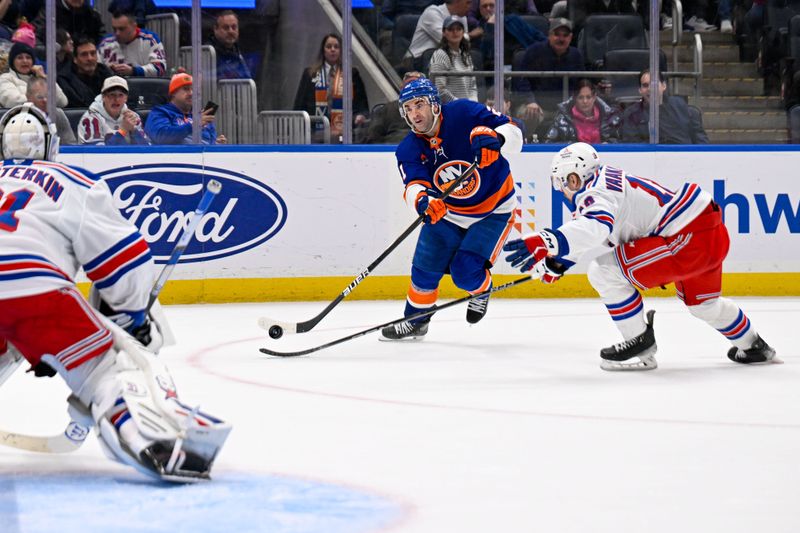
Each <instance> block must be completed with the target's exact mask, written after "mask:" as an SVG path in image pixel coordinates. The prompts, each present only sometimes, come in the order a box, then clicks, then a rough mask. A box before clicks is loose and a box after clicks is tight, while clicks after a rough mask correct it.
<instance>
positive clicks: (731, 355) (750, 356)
mask: <svg viewBox="0 0 800 533" xmlns="http://www.w3.org/2000/svg"><path fill="white" fill-rule="evenodd" d="M728 359H730V360H731V361H733V362H734V363H742V364H745V365H749V364H753V363H768V362H770V361H773V360H775V361H776V362H777V361H778V360H777V359H775V350H774V349H773V348H772V347H771V346H770V345H769V344H767V343H766V342H764V339H762V338H761V335H756V340H755V341H753V345H752V346H751V347H750V348H748V349H746V350H742V349H741V348H737V347H736V346H734V347H732V348H731V349H730V350H728Z"/></svg>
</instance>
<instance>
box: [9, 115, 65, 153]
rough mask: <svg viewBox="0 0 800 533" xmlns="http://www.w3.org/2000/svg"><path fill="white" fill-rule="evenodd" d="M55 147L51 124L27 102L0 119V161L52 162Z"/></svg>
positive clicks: (57, 140)
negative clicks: (0, 157)
mask: <svg viewBox="0 0 800 533" xmlns="http://www.w3.org/2000/svg"><path fill="white" fill-rule="evenodd" d="M58 145H59V139H58V133H57V131H56V126H55V124H53V123H51V122H50V121H49V120H48V119H47V117H46V116H45V114H44V113H42V112H41V111H40V110H39V109H37V108H36V107H34V105H33V104H32V103H30V102H26V103H24V104H22V105H18V106H15V107H12V108H11V109H9V110H8V111H7V112H6V114H5V115H3V118H0V151H2V154H3V159H46V160H48V161H55V159H56V156H57V155H58Z"/></svg>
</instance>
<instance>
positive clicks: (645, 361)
mask: <svg viewBox="0 0 800 533" xmlns="http://www.w3.org/2000/svg"><path fill="white" fill-rule="evenodd" d="M600 368H602V369H603V370H607V371H609V372H631V371H642V370H655V369H656V368H658V362H657V361H656V358H655V357H654V356H653V355H652V354H646V355H642V356H636V357H631V358H630V359H628V360H627V361H609V360H607V359H601V360H600Z"/></svg>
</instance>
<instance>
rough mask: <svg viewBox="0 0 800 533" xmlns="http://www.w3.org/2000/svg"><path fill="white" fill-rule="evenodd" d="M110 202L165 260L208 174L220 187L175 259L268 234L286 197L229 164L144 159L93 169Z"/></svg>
mask: <svg viewBox="0 0 800 533" xmlns="http://www.w3.org/2000/svg"><path fill="white" fill-rule="evenodd" d="M99 175H100V176H102V177H103V179H104V180H105V181H106V182H107V183H108V186H109V188H110V189H111V193H112V195H113V197H114V203H115V204H116V206H117V208H118V209H119V210H120V213H122V216H124V217H125V218H126V219H128V220H129V221H131V222H132V223H133V224H135V225H136V227H138V228H139V232H140V233H141V234H142V236H144V238H145V240H146V241H147V243H148V244H149V245H150V249H151V250H152V253H153V257H154V259H155V260H156V263H165V262H166V261H167V259H169V256H170V254H171V252H172V250H173V248H175V243H176V242H177V239H178V238H179V237H180V235H181V231H182V229H183V228H184V227H185V225H186V224H187V222H188V217H190V216H192V215H193V213H194V210H195V208H196V207H197V203H198V201H199V200H200V196H201V195H202V194H203V187H204V184H205V183H206V182H207V181H208V179H210V178H214V179H216V180H217V181H219V182H220V183H222V191H221V192H220V193H219V195H218V197H217V198H216V199H215V200H214V202H213V203H212V204H211V208H210V209H209V211H208V212H207V213H206V214H205V215H204V216H203V218H202V219H201V221H200V224H199V225H198V226H197V229H196V230H195V234H194V236H193V238H192V240H191V241H189V246H188V247H187V248H186V252H185V253H184V254H183V256H181V258H180V261H179V262H180V263H192V262H196V261H208V260H210V259H219V258H222V257H227V256H230V255H234V254H238V253H242V252H244V251H246V250H250V249H251V248H255V247H256V246H258V245H260V244H262V243H264V242H265V241H267V240H269V239H271V238H272V237H274V236H275V235H276V234H277V233H278V231H280V229H281V228H282V227H283V225H284V224H285V223H286V219H287V209H286V202H284V201H283V199H282V198H281V197H280V195H278V193H277V192H276V191H274V190H273V189H272V188H270V187H268V186H267V185H266V184H264V183H262V182H260V181H258V180H255V179H253V178H250V177H249V176H245V175H244V174H239V173H237V172H232V171H230V170H225V169H221V168H214V167H207V166H200V165H188V164H147V165H133V166H126V167H123V168H114V169H110V170H106V171H105V172H101V173H100V174H99Z"/></svg>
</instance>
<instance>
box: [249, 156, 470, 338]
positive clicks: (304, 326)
mask: <svg viewBox="0 0 800 533" xmlns="http://www.w3.org/2000/svg"><path fill="white" fill-rule="evenodd" d="M477 167H478V163H477V162H475V163H472V164H471V165H470V166H469V167H468V168H467V170H465V171H464V172H463V173H462V174H461V175H460V176H459V177H458V178H456V179H455V180H453V182H452V183H451V184H450V185H449V186H448V187H447V189H445V191H444V192H443V193H442V195H441V196H439V197H438V198H439V199H441V200H444V199H445V198H447V197H448V196H450V195H451V194H452V193H453V192H454V191H455V190H456V188H458V186H459V185H461V184H462V183H463V182H464V180H465V179H467V178H468V177H470V176H471V175H472V174H473V173H474V172H475V169H476V168H477ZM424 220H425V215H424V214H422V215H419V216H418V217H417V219H416V220H414V222H412V223H411V225H410V226H409V227H408V228H407V229H406V230H405V231H404V232H403V233H401V234H400V236H399V237H398V238H397V239H395V241H394V242H393V243H392V244H390V245H389V247H388V248H386V249H385V250H384V251H383V253H381V255H379V256H378V258H377V259H375V260H374V261H373V262H372V263H370V264H369V266H367V267H366V268H365V269H364V270H362V271H361V272H359V274H358V275H357V276H356V277H355V278H354V279H353V281H351V282H350V284H349V285H348V286H347V287H345V289H344V290H343V291H342V292H341V293H339V295H338V296H337V297H336V298H334V300H333V301H332V302H331V303H329V304H328V306H327V307H326V308H325V309H323V310H322V312H320V313H319V314H318V315H317V316H315V317H313V318H311V319H309V320H306V321H305V322H280V321H278V320H274V319H272V318H268V317H261V318H259V319H258V325H259V326H260V327H261V328H262V329H265V330H267V332H268V333H269V336H270V337H272V338H273V339H280V338H281V337H283V334H284V333H306V332H308V331H311V330H312V329H314V326H316V325H317V324H319V323H320V321H321V320H322V319H323V318H325V316H326V315H327V314H328V313H330V312H331V311H332V310H333V308H334V307H336V306H337V305H339V303H341V301H342V300H344V299H345V298H346V297H347V296H348V295H349V294H350V293H351V292H353V290H355V288H356V287H358V285H359V284H360V283H361V282H362V281H364V279H366V277H367V276H369V275H370V274H371V273H372V271H373V270H374V269H375V267H377V266H378V265H379V264H380V263H381V262H382V261H383V260H384V259H386V256H388V255H389V254H390V253H392V251H394V249H395V248H397V247H398V246H399V245H400V243H401V242H403V241H404V240H405V239H406V237H408V236H409V235H411V233H412V232H413V231H414V230H415V229H417V226H419V225H420V224H422V222H423V221H424Z"/></svg>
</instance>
